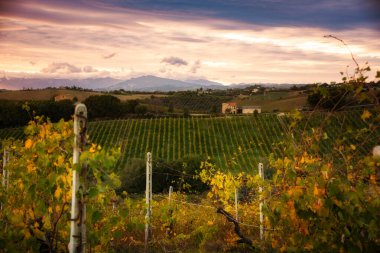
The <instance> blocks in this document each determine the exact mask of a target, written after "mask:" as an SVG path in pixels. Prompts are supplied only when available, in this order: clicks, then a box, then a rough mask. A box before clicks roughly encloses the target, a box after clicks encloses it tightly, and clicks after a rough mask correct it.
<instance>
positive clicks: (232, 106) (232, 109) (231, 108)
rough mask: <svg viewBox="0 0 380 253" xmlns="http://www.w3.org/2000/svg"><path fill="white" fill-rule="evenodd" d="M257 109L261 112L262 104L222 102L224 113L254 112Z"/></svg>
mask: <svg viewBox="0 0 380 253" xmlns="http://www.w3.org/2000/svg"><path fill="white" fill-rule="evenodd" d="M255 111H257V112H258V113H261V107H260V106H238V105H237V104H236V103H234V102H230V103H222V113H224V114H253V113H255Z"/></svg>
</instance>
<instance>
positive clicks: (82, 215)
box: [69, 103, 87, 253]
mask: <svg viewBox="0 0 380 253" xmlns="http://www.w3.org/2000/svg"><path fill="white" fill-rule="evenodd" d="M86 134H87V108H86V106H85V105H84V104H81V103H80V104H77V105H76V106H75V113H74V149H73V166H74V168H73V186H72V195H71V196H72V199H71V226H70V242H69V252H70V253H79V252H83V253H84V252H85V250H86V224H85V221H86V206H85V203H84V197H83V196H82V198H78V195H77V194H78V190H79V189H80V188H82V191H84V188H83V186H82V185H81V180H80V178H79V177H80V175H79V173H78V171H77V170H76V168H75V167H76V166H78V164H79V157H80V153H81V152H82V151H83V146H84V145H85V142H86ZM83 194H84V192H82V195H83Z"/></svg>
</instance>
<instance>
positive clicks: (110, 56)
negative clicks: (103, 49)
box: [103, 53, 116, 59]
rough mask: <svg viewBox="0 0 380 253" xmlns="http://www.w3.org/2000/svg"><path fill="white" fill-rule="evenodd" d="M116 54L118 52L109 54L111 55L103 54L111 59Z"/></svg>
mask: <svg viewBox="0 0 380 253" xmlns="http://www.w3.org/2000/svg"><path fill="white" fill-rule="evenodd" d="M115 55H116V53H112V54H109V55H104V56H103V59H111V58H112V57H114V56H115Z"/></svg>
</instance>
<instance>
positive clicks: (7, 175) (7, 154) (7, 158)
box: [0, 147, 9, 210]
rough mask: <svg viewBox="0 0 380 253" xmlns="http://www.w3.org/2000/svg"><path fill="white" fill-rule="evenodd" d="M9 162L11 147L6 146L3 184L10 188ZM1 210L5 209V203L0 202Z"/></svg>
mask: <svg viewBox="0 0 380 253" xmlns="http://www.w3.org/2000/svg"><path fill="white" fill-rule="evenodd" d="M8 163H9V148H8V147H5V148H4V155H3V178H2V182H1V183H2V186H3V187H4V188H5V189H6V190H8V188H9V170H7V165H8ZM0 210H3V203H1V204H0Z"/></svg>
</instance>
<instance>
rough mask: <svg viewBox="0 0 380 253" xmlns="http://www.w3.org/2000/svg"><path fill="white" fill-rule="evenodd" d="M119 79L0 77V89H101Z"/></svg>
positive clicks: (117, 81)
mask: <svg viewBox="0 0 380 253" xmlns="http://www.w3.org/2000/svg"><path fill="white" fill-rule="evenodd" d="M119 82H120V80H119V79H114V78H110V77H105V78H86V79H63V78H58V79H50V78H0V89H7V90H21V89H29V88H32V89H43V88H47V87H56V88H58V87H62V86H77V87H81V88H84V89H101V88H104V87H108V86H111V85H114V84H116V83H119Z"/></svg>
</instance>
